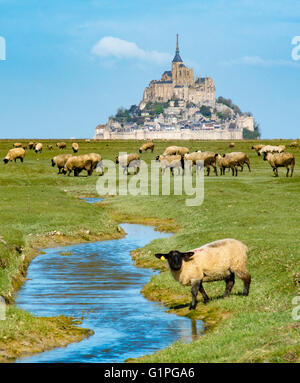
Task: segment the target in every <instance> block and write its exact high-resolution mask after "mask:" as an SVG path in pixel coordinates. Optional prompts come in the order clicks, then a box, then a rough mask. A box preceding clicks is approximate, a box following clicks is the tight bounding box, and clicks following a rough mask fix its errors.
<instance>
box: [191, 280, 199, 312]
mask: <svg viewBox="0 0 300 383" xmlns="http://www.w3.org/2000/svg"><path fill="white" fill-rule="evenodd" d="M200 285H201V281H196V282H195V283H194V284H193V286H192V302H191V304H190V308H189V310H194V309H195V308H196V306H197V294H198V291H199V288H200Z"/></svg>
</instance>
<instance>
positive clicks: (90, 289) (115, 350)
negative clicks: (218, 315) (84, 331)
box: [16, 224, 201, 362]
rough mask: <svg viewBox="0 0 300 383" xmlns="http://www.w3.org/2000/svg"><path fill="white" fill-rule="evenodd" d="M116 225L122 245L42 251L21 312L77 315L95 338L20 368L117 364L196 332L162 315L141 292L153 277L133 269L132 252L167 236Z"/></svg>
mask: <svg viewBox="0 0 300 383" xmlns="http://www.w3.org/2000/svg"><path fill="white" fill-rule="evenodd" d="M121 226H122V228H123V229H124V230H125V232H126V233H127V235H126V237H124V238H122V239H120V240H111V241H102V242H95V243H85V244H79V245H78V244H76V245H73V246H67V247H63V248H52V249H47V250H45V253H46V254H42V255H40V256H38V257H36V258H35V259H34V260H33V261H32V263H31V264H30V267H29V269H28V275H27V277H28V278H29V280H28V281H27V282H26V283H25V284H24V285H23V287H22V288H21V289H20V291H19V294H18V296H17V298H16V302H17V304H18V305H19V307H21V308H23V309H25V310H28V311H30V312H31V313H33V314H36V315H39V316H54V315H62V314H63V315H68V316H74V317H81V316H83V317H84V319H83V323H82V324H81V326H82V327H88V328H90V329H93V330H94V332H95V334H94V335H93V336H91V337H90V338H88V339H86V340H83V341H82V342H79V343H74V344H70V345H69V346H67V347H66V348H60V349H54V350H52V351H47V352H44V353H41V354H38V355H35V356H33V357H30V358H23V359H22V360H20V361H21V362H123V361H124V360H125V359H127V358H130V357H138V356H142V355H146V354H150V353H152V352H154V351H156V350H158V349H161V348H165V347H167V346H168V345H169V344H171V343H173V342H174V341H176V340H179V339H180V340H182V341H184V342H189V341H191V340H192V339H194V338H195V337H196V336H197V334H199V332H200V331H201V321H198V322H196V321H195V320H190V319H188V318H185V317H179V316H177V315H175V314H168V313H166V312H165V308H164V307H163V306H162V305H161V304H158V303H154V302H150V301H148V300H147V299H145V298H144V297H143V295H142V294H141V293H140V291H141V289H142V287H143V286H144V285H145V284H146V283H147V282H148V281H149V279H150V277H151V275H153V274H154V272H153V271H152V270H149V269H142V268H137V267H135V266H134V265H133V262H132V259H131V257H130V251H131V250H133V249H136V248H138V247H142V246H144V245H145V244H147V243H149V242H151V241H152V240H153V239H157V238H165V237H167V236H169V234H166V233H160V232H158V231H154V229H153V228H152V227H149V226H143V225H133V224H123V225H121ZM61 254H68V255H64V256H62V255H61ZM197 327H198V328H197Z"/></svg>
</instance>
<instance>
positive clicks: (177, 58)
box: [172, 33, 183, 63]
mask: <svg viewBox="0 0 300 383" xmlns="http://www.w3.org/2000/svg"><path fill="white" fill-rule="evenodd" d="M172 62H173V63H182V62H183V61H182V60H181V57H180V54H179V44H178V33H177V35H176V51H175V56H174V58H173V61H172Z"/></svg>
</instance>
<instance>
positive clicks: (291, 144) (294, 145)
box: [289, 141, 297, 148]
mask: <svg viewBox="0 0 300 383" xmlns="http://www.w3.org/2000/svg"><path fill="white" fill-rule="evenodd" d="M289 147H290V148H296V147H297V141H293V142H291V143H290V145H289Z"/></svg>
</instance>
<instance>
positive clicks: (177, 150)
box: [163, 146, 189, 156]
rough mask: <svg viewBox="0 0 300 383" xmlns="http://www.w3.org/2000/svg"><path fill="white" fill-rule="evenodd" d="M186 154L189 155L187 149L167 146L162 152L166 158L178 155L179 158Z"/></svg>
mask: <svg viewBox="0 0 300 383" xmlns="http://www.w3.org/2000/svg"><path fill="white" fill-rule="evenodd" d="M187 153H189V149H188V148H186V147H184V146H169V147H167V148H166V149H165V151H164V152H163V154H164V155H167V156H172V155H176V154H180V155H181V156H184V155H185V154H187Z"/></svg>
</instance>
